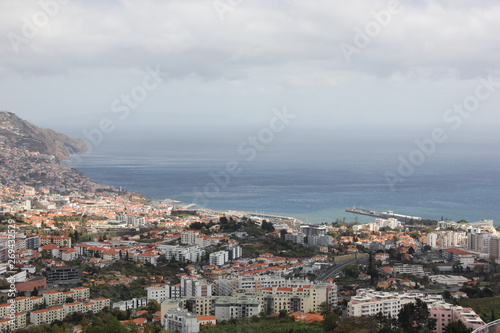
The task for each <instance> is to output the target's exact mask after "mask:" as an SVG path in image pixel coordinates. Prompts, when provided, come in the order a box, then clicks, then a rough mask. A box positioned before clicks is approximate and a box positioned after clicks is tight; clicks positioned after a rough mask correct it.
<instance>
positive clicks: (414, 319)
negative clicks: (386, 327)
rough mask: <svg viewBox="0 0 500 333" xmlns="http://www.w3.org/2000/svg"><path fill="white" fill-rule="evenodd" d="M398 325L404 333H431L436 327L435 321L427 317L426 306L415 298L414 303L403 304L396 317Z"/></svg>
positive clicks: (427, 310)
mask: <svg viewBox="0 0 500 333" xmlns="http://www.w3.org/2000/svg"><path fill="white" fill-rule="evenodd" d="M397 321H398V324H399V326H400V327H402V328H403V329H404V330H405V332H408V333H413V332H415V333H416V332H431V331H432V330H434V328H435V326H436V320H435V319H434V318H430V317H429V309H428V308H427V304H425V303H424V302H422V300H421V299H420V298H417V300H416V302H415V303H408V304H405V305H404V306H403V307H402V308H401V311H399V315H398V320H397Z"/></svg>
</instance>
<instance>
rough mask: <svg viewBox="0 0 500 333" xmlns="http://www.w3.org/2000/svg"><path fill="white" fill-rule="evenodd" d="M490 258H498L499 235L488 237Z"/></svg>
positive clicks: (499, 251)
mask: <svg viewBox="0 0 500 333" xmlns="http://www.w3.org/2000/svg"><path fill="white" fill-rule="evenodd" d="M488 253H489V254H490V259H496V260H498V259H500V237H491V238H490V248H489V252H488Z"/></svg>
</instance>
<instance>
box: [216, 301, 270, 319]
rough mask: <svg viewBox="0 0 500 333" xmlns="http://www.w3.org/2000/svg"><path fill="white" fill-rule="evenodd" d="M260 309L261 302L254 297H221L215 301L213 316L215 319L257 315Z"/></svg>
mask: <svg viewBox="0 0 500 333" xmlns="http://www.w3.org/2000/svg"><path fill="white" fill-rule="evenodd" d="M261 310H262V309H261V303H260V302H259V301H258V300H257V299H255V298H254V297H248V296H230V297H221V298H219V299H217V301H216V302H215V317H216V318H217V320H228V319H237V320H240V319H242V318H249V317H252V316H257V315H258V314H259V313H260V312H261Z"/></svg>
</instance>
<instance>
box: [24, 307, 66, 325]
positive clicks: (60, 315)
mask: <svg viewBox="0 0 500 333" xmlns="http://www.w3.org/2000/svg"><path fill="white" fill-rule="evenodd" d="M65 316H66V313H65V311H64V308H63V307H60V306H58V307H51V308H48V309H42V310H35V311H31V314H30V322H31V324H33V325H35V326H40V325H45V324H50V323H52V322H53V321H56V320H63V319H64V317H65Z"/></svg>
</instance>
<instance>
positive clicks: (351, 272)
mask: <svg viewBox="0 0 500 333" xmlns="http://www.w3.org/2000/svg"><path fill="white" fill-rule="evenodd" d="M343 272H344V275H345V276H346V277H351V278H355V279H357V278H358V276H359V268H358V265H347V266H346V267H344V270H343Z"/></svg>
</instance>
